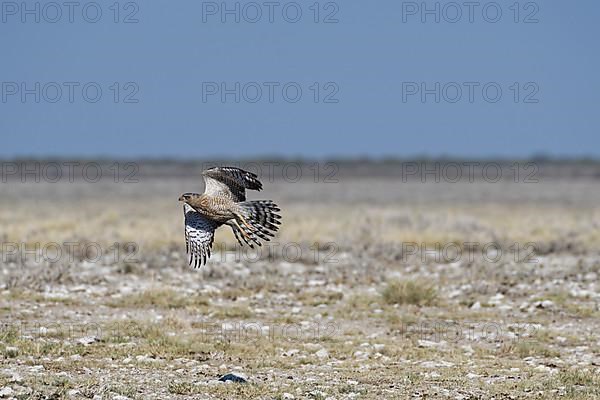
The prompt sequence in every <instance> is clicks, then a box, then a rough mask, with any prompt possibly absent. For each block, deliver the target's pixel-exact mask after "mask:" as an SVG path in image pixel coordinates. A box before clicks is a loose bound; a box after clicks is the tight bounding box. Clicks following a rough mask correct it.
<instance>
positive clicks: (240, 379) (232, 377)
mask: <svg viewBox="0 0 600 400" xmlns="http://www.w3.org/2000/svg"><path fill="white" fill-rule="evenodd" d="M219 380H220V381H221V382H227V381H231V382H235V383H248V381H247V380H246V379H245V378H243V377H241V376H239V375H235V374H227V375H223V376H222V377H220V378H219Z"/></svg>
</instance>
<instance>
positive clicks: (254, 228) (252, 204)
mask: <svg viewBox="0 0 600 400" xmlns="http://www.w3.org/2000/svg"><path fill="white" fill-rule="evenodd" d="M238 205H239V206H240V209H239V212H238V213H237V215H236V222H237V225H238V227H239V229H240V232H235V230H234V233H235V234H236V237H237V239H238V241H239V242H240V244H241V241H240V238H239V237H238V233H239V236H241V237H242V239H243V240H244V242H246V243H247V244H248V245H249V246H250V247H253V246H252V243H251V242H254V243H256V244H257V245H259V246H260V245H261V243H260V239H263V240H265V241H269V240H271V238H272V237H274V236H275V235H274V233H275V232H277V230H278V229H279V225H281V221H279V220H280V219H281V216H280V215H279V214H277V211H280V209H279V207H277V204H275V203H273V202H272V201H270V200H259V201H244V202H241V203H238Z"/></svg>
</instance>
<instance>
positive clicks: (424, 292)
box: [382, 280, 437, 306]
mask: <svg viewBox="0 0 600 400" xmlns="http://www.w3.org/2000/svg"><path fill="white" fill-rule="evenodd" d="M382 296H383V299H384V300H385V302H386V303H388V304H414V305H417V306H430V305H434V304H435V303H436V301H437V290H436V289H435V288H434V287H433V286H431V285H429V284H428V283H425V282H423V281H416V280H407V281H392V282H390V283H388V284H387V286H386V287H385V289H384V290H383V293H382Z"/></svg>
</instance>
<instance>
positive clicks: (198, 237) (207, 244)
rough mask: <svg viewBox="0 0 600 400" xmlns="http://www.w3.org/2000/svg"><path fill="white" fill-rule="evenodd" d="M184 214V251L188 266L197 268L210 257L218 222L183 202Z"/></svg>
mask: <svg viewBox="0 0 600 400" xmlns="http://www.w3.org/2000/svg"><path fill="white" fill-rule="evenodd" d="M183 213H184V215H185V251H186V253H187V255H188V263H189V264H190V267H192V268H194V269H197V268H200V267H201V266H202V265H204V264H206V261H207V260H208V259H209V258H210V250H211V248H212V244H213V240H214V237H215V229H217V228H218V227H219V224H218V223H217V222H215V221H212V220H210V219H208V218H206V217H204V216H203V215H202V214H200V213H199V212H197V211H195V210H194V209H193V208H192V207H190V206H189V205H188V204H184V206H183Z"/></svg>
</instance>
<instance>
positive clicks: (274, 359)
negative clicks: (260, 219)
mask: <svg viewBox="0 0 600 400" xmlns="http://www.w3.org/2000/svg"><path fill="white" fill-rule="evenodd" d="M157 182H158V183H160V184H157ZM197 184H198V182H197V179H196V178H194V180H187V178H186V179H169V180H160V181H156V182H152V184H147V183H145V182H140V183H139V184H138V185H122V186H118V185H117V186H114V185H108V186H107V187H108V188H109V189H110V190H109V189H106V187H103V190H98V189H97V188H98V187H99V185H79V184H73V185H71V184H69V185H65V187H61V188H60V189H61V190H57V191H56V193H54V192H52V193H54V194H48V196H45V197H44V202H36V201H35V199H36V198H37V197H38V196H30V195H23V194H27V193H30V192H31V191H32V190H38V189H37V187H27V185H21V186H5V187H3V189H7V191H8V194H7V192H6V191H5V192H3V195H2V196H0V226H1V231H0V237H2V240H3V241H11V240H12V241H19V240H26V241H27V243H29V244H31V243H35V242H38V241H39V242H42V243H43V242H45V241H52V242H56V243H62V242H69V241H73V240H80V241H82V242H85V243H92V242H98V243H100V244H101V245H102V247H103V248H106V249H110V248H112V247H113V246H114V243H115V242H119V243H121V245H120V246H117V248H119V249H121V251H123V253H122V255H123V256H126V255H129V254H128V253H127V250H126V249H127V246H125V245H124V243H126V242H128V241H132V242H136V243H137V244H138V245H139V251H137V253H136V254H135V255H134V256H133V259H134V260H129V259H128V260H122V259H121V260H116V261H115V260H112V259H111V257H109V256H111V255H112V253H108V255H109V256H107V257H106V258H104V259H102V260H101V261H98V262H89V261H86V260H85V259H84V255H82V254H77V257H75V258H74V259H73V260H72V261H69V260H64V259H61V260H59V261H57V262H56V263H55V264H50V263H46V264H44V263H41V265H37V264H34V263H25V264H20V261H19V258H18V257H15V256H11V257H8V262H5V263H3V264H2V266H1V268H0V311H2V314H3V316H4V317H3V319H2V321H0V323H2V325H1V326H0V359H1V363H2V369H3V371H2V372H1V373H0V389H2V388H4V387H10V388H11V390H14V392H15V393H13V395H11V396H12V397H15V398H17V399H19V400H21V399H29V398H33V399H35V398H40V399H41V398H53V399H63V398H65V399H66V398H87V399H92V398H94V396H100V397H101V398H102V399H112V398H115V397H116V396H124V397H126V398H129V399H132V400H141V399H144V400H145V399H164V398H169V399H174V400H180V399H187V398H206V399H213V400H216V399H223V398H227V399H246V398H265V399H284V398H285V399H289V398H291V397H290V396H294V398H296V399H305V398H308V399H319V398H320V399H327V398H335V399H338V400H350V399H382V398H410V397H415V398H473V399H474V398H482V399H487V398H497V399H510V398H515V399H521V398H531V399H536V400H538V399H542V400H544V399H547V400H550V399H556V398H559V399H567V400H575V399H588V400H591V399H596V398H600V389H598V388H599V387H600V381H599V380H598V378H597V377H598V372H599V370H598V363H599V359H598V356H597V355H598V354H600V348H599V347H598V343H600V334H599V332H600V329H599V328H600V322H599V321H600V318H598V316H599V315H600V314H599V312H600V311H599V310H600V306H599V300H598V297H597V296H596V293H597V278H598V275H599V274H600V268H599V263H598V260H599V258H598V257H599V254H598V251H597V249H598V248H599V246H598V240H600V236H599V235H598V233H597V231H598V230H597V226H598V225H599V224H600V209H599V208H598V206H597V204H600V195H599V193H600V190H598V187H597V183H596V182H587V181H582V182H579V183H572V182H570V181H569V182H565V181H560V182H558V183H557V182H554V183H552V184H550V185H549V184H547V183H542V182H541V183H540V184H539V185H528V186H526V187H525V186H523V185H521V186H518V187H516V186H510V185H508V186H503V185H491V184H490V185H486V186H485V187H483V186H480V185H478V184H473V185H464V186H461V185H460V184H457V185H445V186H443V187H442V185H439V186H427V185H421V184H420V183H419V184H414V183H403V182H399V181H394V180H393V178H385V179H380V178H373V179H368V180H366V179H364V180H363V179H356V180H353V179H349V180H348V181H347V182H340V184H339V185H314V184H313V183H312V182H309V184H303V183H299V184H298V185H294V184H289V183H281V184H282V185H283V186H278V185H279V183H274V184H272V185H269V189H272V190H274V194H273V195H272V196H271V194H267V195H265V196H267V197H269V198H271V197H273V198H276V200H277V201H278V203H280V204H281V205H282V208H283V209H284V211H285V213H284V214H285V221H284V226H283V229H282V230H281V232H280V233H279V235H278V237H276V238H274V239H273V242H272V243H271V245H272V247H271V248H270V249H269V250H268V252H265V253H263V255H264V257H262V258H260V259H259V260H257V261H249V260H248V259H245V258H244V257H238V258H236V257H235V256H236V254H233V255H232V254H229V253H223V254H218V255H217V257H216V258H214V259H212V260H211V261H210V262H209V264H208V265H207V266H205V267H204V268H203V269H201V270H198V271H192V270H190V269H189V268H188V267H187V266H186V261H185V248H184V242H183V237H182V226H181V219H182V216H181V210H180V208H179V207H178V205H177V204H176V203H175V202H174V201H173V193H176V194H177V193H181V192H182V190H185V188H187V187H193V186H194V185H197ZM557 185H559V186H560V185H563V186H564V187H561V189H560V190H558V189H557V188H556V186H557ZM570 185H574V186H573V187H572V186H570ZM289 187H292V188H293V189H294V190H293V192H292V191H289V190H288V188H289ZM581 187H583V188H584V189H585V190H584V191H583V192H585V193H586V196H587V197H585V198H584V197H583V196H580V195H579V194H578V193H581V192H582V191H581V190H579V189H581ZM573 188H577V189H578V190H571V189H573ZM440 190H443V191H440ZM11 191H14V192H12V193H11ZM58 193H60V195H58ZM45 194H46V193H45V192H44V195H45ZM442 194H443V195H442ZM140 196H144V198H145V201H144V206H143V207H140V206H139V199H140ZM277 197H279V198H277ZM319 197H321V198H324V199H325V198H326V199H327V201H326V202H323V203H322V204H321V203H317V202H315V201H314V199H315V198H319ZM82 198H83V199H85V201H81V199H82ZM374 198H378V199H381V200H380V202H379V203H378V204H377V205H376V206H374V205H373V204H374V203H373V202H372V200H373V199H374ZM15 199H18V200H19V201H18V202H15V201H14V200H15ZM115 199H118V200H119V201H118V204H117V203H116V202H115ZM448 199H452V200H451V201H449V200H448ZM489 199H494V200H493V201H494V202H493V203H492V202H491V201H489ZM332 204H335V206H332ZM548 215H553V218H551V219H548V217H547V216H548ZM74 221H76V222H74ZM23 238H25V239H23ZM499 238H500V239H499ZM215 240H216V241H218V242H221V243H222V244H223V245H222V246H221V248H222V249H224V250H227V251H237V250H238V248H237V247H236V245H235V243H236V242H235V239H234V238H233V237H232V236H231V235H230V234H229V233H228V232H227V231H226V230H225V229H221V230H219V231H217V236H216V238H215ZM330 241H332V242H335V244H336V246H335V253H334V254H330V253H331V251H332V246H331V245H328V244H327V242H330ZM445 241H447V242H448V243H453V244H457V248H460V249H462V250H463V251H466V250H465V249H466V247H465V246H464V243H465V242H479V243H480V245H479V246H474V249H475V250H474V253H472V254H471V255H473V260H469V259H468V257H467V255H466V254H463V257H462V258H461V259H460V260H458V261H453V262H448V261H447V260H436V259H435V257H434V256H433V255H431V254H429V256H428V257H429V258H427V257H426V259H425V260H423V259H422V257H421V256H422V255H421V253H417V254H411V252H410V251H407V249H406V248H404V249H403V243H406V242H410V243H417V244H419V243H426V246H427V249H429V250H431V249H433V248H435V245H436V243H437V242H442V243H444V242H445ZM315 242H318V243H317V244H315ZM488 242H499V243H500V249H502V250H503V252H504V255H505V257H504V258H503V259H502V260H501V261H499V262H497V263H494V262H487V261H486V260H485V259H484V258H482V257H481V250H482V248H483V245H484V244H485V243H488ZM515 242H518V243H520V244H524V243H527V242H538V243H539V244H540V248H541V251H540V252H539V253H536V257H537V258H538V261H537V262H536V263H529V262H524V261H523V259H522V258H523V256H524V255H525V254H528V253H527V251H526V250H525V249H524V248H523V246H521V247H520V249H521V252H520V253H519V254H518V255H519V256H520V257H517V259H516V261H515V254H514V247H511V246H512V245H513V244H514V243H515ZM274 243H278V245H275V244H274ZM285 243H298V247H297V248H301V249H302V251H303V252H304V254H302V256H301V257H296V258H293V259H290V257H288V259H286V257H284V256H283V255H282V253H281V249H282V246H283V245H284V244H285ZM511 249H512V250H511ZM263 250H264V251H266V250H265V249H264V248H263ZM307 251H308V253H307ZM315 251H317V253H315ZM240 254H243V253H238V255H240ZM290 254H291V253H290ZM486 255H488V256H490V257H491V256H492V254H491V253H490V254H486ZM271 256H272V257H271ZM315 256H316V260H317V261H315ZM330 256H331V257H333V258H334V259H335V262H326V261H325V260H326V257H330ZM327 260H329V258H327ZM398 371H401V373H400V374H398ZM231 372H240V373H243V374H245V375H246V376H247V377H248V381H249V383H247V384H232V383H229V384H227V383H221V382H218V378H219V377H220V376H221V375H224V374H226V373H231ZM284 394H285V395H284Z"/></svg>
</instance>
